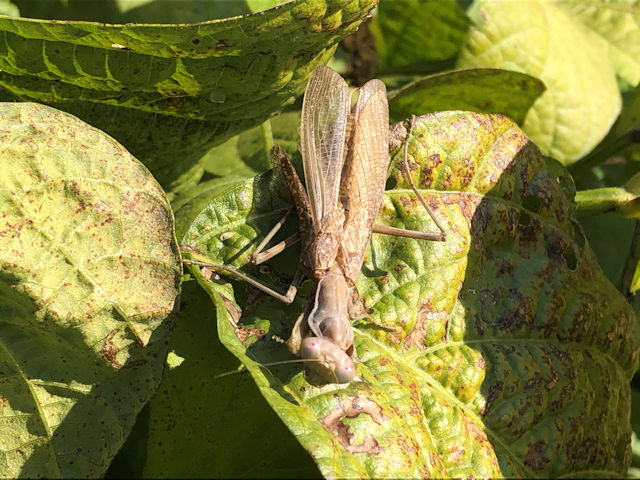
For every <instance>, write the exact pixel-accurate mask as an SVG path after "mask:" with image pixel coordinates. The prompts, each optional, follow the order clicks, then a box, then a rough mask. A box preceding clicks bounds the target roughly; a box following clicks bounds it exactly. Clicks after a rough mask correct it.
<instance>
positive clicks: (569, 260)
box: [562, 245, 578, 270]
mask: <svg viewBox="0 0 640 480" xmlns="http://www.w3.org/2000/svg"><path fill="white" fill-rule="evenodd" d="M562 258H564V261H565V263H566V264H567V268H568V269H569V270H575V269H576V267H577V266H578V259H577V258H576V252H575V251H574V249H573V247H572V246H571V245H569V246H568V247H567V248H565V249H564V252H562Z"/></svg>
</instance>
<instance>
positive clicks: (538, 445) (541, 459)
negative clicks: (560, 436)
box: [524, 440, 549, 471]
mask: <svg viewBox="0 0 640 480" xmlns="http://www.w3.org/2000/svg"><path fill="white" fill-rule="evenodd" d="M543 452H544V441H543V440H538V441H537V442H535V443H534V444H532V445H529V449H528V450H527V454H526V455H525V457H524V464H525V465H527V466H528V467H530V468H531V469H532V470H536V471H540V470H543V469H544V468H545V467H546V466H547V464H548V463H549V459H548V458H547V457H545V456H544V453H543Z"/></svg>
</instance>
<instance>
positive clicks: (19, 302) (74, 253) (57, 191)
mask: <svg viewBox="0 0 640 480" xmlns="http://www.w3.org/2000/svg"><path fill="white" fill-rule="evenodd" d="M0 123H1V125H0V135H1V136H2V138H1V141H0V145H2V146H1V156H2V159H3V162H4V165H3V166H4V168H3V170H2V174H0V204H1V208H0V210H1V211H2V217H1V219H0V252H1V254H0V258H2V263H1V270H0V278H1V281H0V310H1V311H2V312H3V315H2V319H1V321H0V342H1V345H2V348H1V349H0V377H1V378H2V379H3V382H2V388H1V389H0V398H1V400H2V405H3V410H2V428H1V429H0V439H1V440H0V442H1V443H2V445H3V451H4V460H3V470H2V474H3V476H6V477H17V476H22V477H61V476H62V477H76V478H80V477H82V478H86V477H98V476H101V475H103V474H104V473H105V471H106V469H107V467H108V466H109V463H110V462H111V460H112V458H113V456H114V455H115V454H116V452H117V451H118V449H119V448H120V446H121V445H122V444H123V442H124V440H125V438H126V437H127V435H128V433H129V431H130V430H131V427H132V426H133V423H134V421H135V418H136V415H137V414H138V412H139V411H140V409H141V408H142V406H143V405H144V404H145V403H146V402H147V400H148V399H149V398H150V396H151V394H152V393H153V392H154V391H155V388H156V386H157V384H158V383H159V381H160V377H161V374H162V369H163V366H164V365H163V358H164V354H165V352H166V339H167V336H168V333H169V328H170V323H171V322H170V321H169V320H168V319H167V317H168V315H169V314H170V313H171V312H172V310H173V307H174V302H175V300H176V298H177V295H178V293H179V285H180V283H179V282H180V276H181V267H180V257H179V254H178V250H177V246H176V241H175V238H174V235H173V215H172V213H171V209H170V208H169V204H168V202H167V199H166V197H165V195H164V192H163V191H162V189H161V188H160V186H159V185H158V184H157V182H156V181H155V180H154V179H153V177H152V176H151V175H150V174H149V172H148V170H147V169H146V168H144V167H143V166H142V165H141V164H140V163H139V162H137V161H136V160H135V158H133V157H132V156H131V155H130V154H129V153H128V152H127V151H126V150H125V149H124V148H122V146H121V145H119V144H118V143H116V142H115V141H114V140H113V139H112V138H110V137H108V136H106V135H104V134H103V133H102V132H100V131H98V130H96V129H94V128H91V127H90V126H88V125H86V124H85V123H83V122H81V121H79V120H78V119H77V118H74V117H72V116H71V115H68V114H66V113H63V112H59V111H56V110H53V109H51V108H49V107H44V106H42V105H37V104H30V103H16V104H0Z"/></svg>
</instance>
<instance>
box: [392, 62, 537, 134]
mask: <svg viewBox="0 0 640 480" xmlns="http://www.w3.org/2000/svg"><path fill="white" fill-rule="evenodd" d="M542 92H544V84H543V83H542V82H541V81H540V80H538V79H537V78H534V77H531V76H529V75H526V74H523V73H518V72H510V71H508V70H497V69H491V68H478V69H471V70H458V71H454V72H447V73H440V74H437V75H431V76H429V77H425V78H422V79H420V80H416V81H415V82H412V83H410V84H408V85H406V86H404V87H402V88H401V89H399V90H395V91H393V92H390V93H389V111H390V115H391V119H392V120H393V121H398V120H401V119H403V118H407V117H409V116H411V115H412V114H420V115H422V114H425V113H432V112H437V111H440V110H469V111H472V112H479V113H502V114H504V115H507V116H508V117H510V118H511V119H512V120H514V121H515V122H516V123H522V122H523V121H524V117H525V115H526V114H527V111H528V110H529V108H530V107H531V105H532V104H533V102H534V101H535V99H536V98H538V97H539V96H540V95H541V94H542Z"/></svg>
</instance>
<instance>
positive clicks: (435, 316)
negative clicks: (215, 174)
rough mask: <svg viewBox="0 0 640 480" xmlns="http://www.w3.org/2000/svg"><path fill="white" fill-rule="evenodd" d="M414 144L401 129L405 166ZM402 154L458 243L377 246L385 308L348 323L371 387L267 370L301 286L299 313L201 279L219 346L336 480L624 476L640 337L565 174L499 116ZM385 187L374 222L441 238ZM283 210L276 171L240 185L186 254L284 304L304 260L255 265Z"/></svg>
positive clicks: (432, 126)
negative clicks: (256, 283) (226, 268)
mask: <svg viewBox="0 0 640 480" xmlns="http://www.w3.org/2000/svg"><path fill="white" fill-rule="evenodd" d="M406 136H407V132H406V130H405V128H404V126H403V125H402V124H397V125H395V126H394V127H392V130H391V154H392V158H393V164H395V163H396V162H397V161H398V160H399V158H400V156H401V155H402V152H403V143H404V140H405V138H406ZM408 149H409V154H410V168H411V172H412V177H413V179H414V182H415V183H416V185H417V186H418V188H419V189H420V190H421V193H422V195H423V196H424V197H425V199H426V201H427V203H428V204H429V205H430V207H431V209H432V210H433V211H434V213H435V215H437V216H438V217H439V218H440V219H441V220H442V221H443V222H445V225H446V229H447V240H446V242H444V243H439V242H425V241H419V240H412V239H405V238H396V237H387V236H382V235H377V234H374V235H373V237H372V240H371V244H370V249H369V250H368V251H367V254H366V258H365V263H364V266H363V268H362V272H361V274H360V275H359V277H358V279H357V288H358V291H359V292H360V294H361V295H362V296H363V297H364V299H365V302H366V304H367V306H369V307H371V308H373V314H371V315H370V316H369V317H368V318H365V319H362V320H359V321H357V322H356V323H355V324H354V330H355V346H356V350H357V352H358V356H359V363H358V366H357V373H358V375H359V377H360V378H361V379H362V381H356V382H352V383H351V384H348V385H337V384H333V385H326V386H324V387H316V386H312V385H310V384H309V383H308V382H307V381H306V380H305V378H304V374H303V371H302V367H301V366H298V365H297V364H293V365H284V366H278V367H275V366H273V367H268V369H265V368H262V367H260V365H264V364H266V363H268V362H271V361H274V360H283V359H287V358H292V357H291V355H290V354H289V353H288V351H287V349H286V347H285V346H284V345H283V344H282V343H281V342H282V340H284V339H286V338H287V337H288V336H289V334H290V332H291V328H292V325H293V322H294V321H295V319H296V318H297V317H298V315H299V314H300V313H302V312H303V311H304V309H305V307H306V304H307V302H308V301H309V293H310V292H309V289H308V286H307V285H305V286H304V287H305V288H303V289H302V291H301V292H299V294H298V297H297V298H296V301H295V302H294V303H293V304H292V305H289V306H283V305H281V304H279V303H278V301H276V300H275V299H271V298H264V296H256V295H255V294H254V293H253V290H249V291H248V292H247V293H246V294H245V293H244V288H243V287H241V286H239V285H236V289H235V290H234V291H235V292H236V299H237V303H236V302H234V298H233V296H232V295H231V294H230V293H229V291H228V290H227V289H226V287H221V286H220V285H219V284H218V283H215V282H212V281H210V280H208V278H211V277H210V274H211V272H210V270H208V269H206V268H205V269H204V270H199V269H197V268H193V269H192V272H193V273H194V275H195V276H196V278H197V279H198V281H199V282H200V283H201V284H202V285H203V286H204V288H206V289H207V291H208V292H209V293H210V295H211V297H212V299H213V301H214V303H215V305H216V308H217V310H216V311H217V315H218V331H219V335H220V338H221V340H222V342H223V344H224V345H225V346H226V347H227V348H228V349H229V350H230V351H231V352H232V353H233V354H234V355H236V356H237V357H238V358H239V359H240V360H241V361H242V362H243V364H244V365H245V366H246V367H247V368H248V369H249V370H250V371H251V374H252V376H253V377H254V379H255V381H256V384H257V385H258V387H259V388H260V390H261V392H262V394H263V395H264V397H265V398H266V400H267V401H268V402H269V404H270V405H271V406H272V408H273V409H274V410H275V411H276V413H277V414H278V415H279V416H280V418H281V419H282V420H283V421H284V422H285V423H286V425H287V426H288V427H289V429H290V430H291V431H292V432H293V434H294V435H296V437H297V438H298V440H299V442H300V443H301V444H302V446H303V447H304V448H305V449H306V450H307V451H309V452H310V453H311V455H312V456H313V458H314V460H315V461H316V463H317V464H318V467H319V469H320V471H321V472H322V474H323V475H324V476H325V477H352V478H353V477H358V478H362V477H376V478H380V477H400V478H409V477H418V476H419V477H440V478H442V477H467V476H487V477H498V476H507V477H512V476H516V477H529V478H530V477H534V476H539V477H552V476H561V475H569V474H575V472H586V473H589V472H599V474H601V475H603V476H619V475H621V474H623V473H624V472H625V471H626V469H627V467H628V465H629V463H630V460H631V456H630V449H629V442H630V437H631V428H630V426H629V411H630V393H629V381H630V379H631V377H632V375H633V373H634V372H635V370H636V369H637V366H638V355H639V354H640V335H639V333H640V329H639V326H638V324H637V320H636V318H635V316H634V313H633V311H632V309H631V307H630V305H629V304H628V303H627V302H626V301H625V300H624V298H623V297H622V295H621V294H620V293H619V292H618V291H617V290H616V289H615V288H614V286H613V285H612V284H611V283H610V282H609V281H608V280H607V279H606V277H605V276H604V274H603V273H602V270H601V269H600V267H599V266H598V264H597V260H596V258H595V255H594V254H593V252H592V251H591V249H590V248H589V246H588V244H587V243H586V242H585V240H584V237H583V236H582V235H581V233H580V230H579V229H576V228H574V222H573V220H572V219H571V208H572V206H571V205H570V204H569V203H568V201H567V199H566V197H565V194H564V192H563V187H562V185H560V183H559V181H558V180H557V177H558V174H557V173H555V172H554V173H553V174H550V173H549V172H548V171H547V167H546V163H545V161H544V160H543V159H542V157H541V156H540V153H539V151H538V150H537V148H536V147H535V146H534V145H533V144H532V143H531V142H530V141H529V139H528V138H527V137H526V136H525V135H524V134H523V133H522V132H521V131H520V130H519V129H518V127H517V126H516V125H515V124H514V123H513V122H512V121H510V120H509V119H507V118H505V117H503V116H492V115H482V114H473V113H467V112H440V113H436V114H430V115H425V116H423V117H419V118H418V120H417V122H416V125H415V127H414V130H413V133H412V135H411V138H410V143H409V146H408ZM390 183H391V184H393V183H395V186H394V188H393V189H392V190H390V191H387V192H386V194H385V197H384V200H383V206H382V208H381V211H380V213H379V216H378V221H379V222H382V223H385V224H390V225H393V226H396V227H405V228H410V229H415V230H422V231H428V230H435V226H434V225H433V223H432V222H431V220H430V219H429V216H428V215H426V214H425V213H424V211H423V210H422V208H423V207H422V206H421V205H420V203H419V202H418V201H417V199H416V198H415V197H414V195H413V194H412V193H411V190H410V189H409V188H408V185H407V182H406V180H405V179H404V177H403V175H402V174H401V173H400V172H399V171H397V170H396V169H392V173H391V180H390ZM286 197H287V195H286V193H285V191H284V189H283V186H282V184H281V183H280V182H279V181H278V179H277V178H275V177H274V176H273V174H272V173H268V174H264V175H260V176H258V177H256V178H255V179H253V180H248V181H245V182H243V183H240V184H237V185H236V186H234V187H233V188H229V190H227V191H226V192H224V193H221V194H220V195H219V196H218V197H216V198H214V199H212V201H211V203H210V204H209V205H207V206H206V208H204V209H203V210H202V211H201V213H200V214H199V215H198V216H197V217H196V218H195V220H194V221H193V223H192V225H191V227H190V229H189V230H188V231H187V233H186V235H185V236H184V238H183V243H184V244H185V246H186V247H188V248H189V249H192V250H193V249H195V250H198V251H199V252H200V253H201V254H202V255H204V256H207V257H209V258H210V259H211V260H212V261H213V262H215V263H218V264H226V265H231V266H233V267H235V268H237V269H241V270H243V271H244V273H246V274H250V275H253V276H255V277H260V278H261V279H262V280H263V281H269V278H273V277H274V276H275V277H276V278H279V279H281V282H282V283H281V284H279V285H278V284H275V283H273V281H271V286H273V287H274V288H276V289H279V290H281V291H282V290H284V289H285V288H286V285H287V283H288V280H289V279H290V276H291V275H292V274H293V270H294V269H295V262H296V260H297V255H299V250H298V251H296V252H294V253H293V254H291V253H289V252H285V254H287V253H289V254H290V257H288V258H286V257H285V258H280V257H278V258H276V259H274V260H273V261H271V262H270V264H269V266H270V267H271V268H272V269H273V270H272V272H271V273H265V272H264V271H263V270H261V271H258V270H254V269H252V267H251V265H248V264H247V259H248V256H249V255H250V254H251V253H252V251H253V250H254V249H255V247H256V245H257V243H258V242H259V241H260V240H261V239H262V238H263V237H264V235H265V233H266V232H267V231H268V230H269V229H270V228H271V226H272V225H273V224H274V223H275V221H276V220H278V219H279V218H280V216H281V215H282V213H283V211H284V210H285V209H286ZM289 223H290V224H294V225H295V223H294V222H293V221H290V222H289ZM294 230H295V228H294ZM288 233H289V232H283V233H282V236H283V237H285V236H286V235H288ZM275 241H277V239H276V240H274V242H275ZM283 255H284V254H283ZM287 267H288V268H287ZM287 271H288V275H289V276H287V275H286V273H287ZM305 290H306V292H307V294H306V295H305ZM238 305H242V316H241V315H240V312H241V309H240V308H239V307H238ZM586 473H585V474H586Z"/></svg>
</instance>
